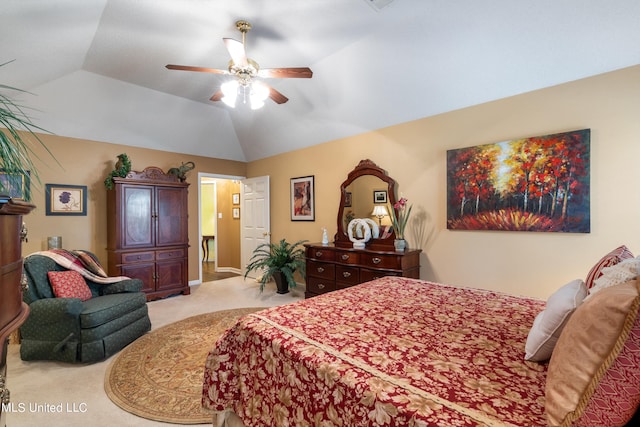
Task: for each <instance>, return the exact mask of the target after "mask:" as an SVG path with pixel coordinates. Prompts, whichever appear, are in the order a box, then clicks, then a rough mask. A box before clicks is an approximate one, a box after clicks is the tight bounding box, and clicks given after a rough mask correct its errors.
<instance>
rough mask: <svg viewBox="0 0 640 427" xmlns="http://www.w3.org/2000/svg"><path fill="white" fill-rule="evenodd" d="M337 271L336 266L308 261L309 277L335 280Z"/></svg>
mask: <svg viewBox="0 0 640 427" xmlns="http://www.w3.org/2000/svg"><path fill="white" fill-rule="evenodd" d="M335 271H336V266H335V264H331V263H328V262H318V261H311V260H309V261H307V276H314V277H319V278H321V279H330V280H333V279H334V278H335Z"/></svg>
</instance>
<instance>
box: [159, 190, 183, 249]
mask: <svg viewBox="0 0 640 427" xmlns="http://www.w3.org/2000/svg"><path fill="white" fill-rule="evenodd" d="M186 196H187V192H186V190H185V189H184V188H175V187H157V188H156V214H157V235H156V246H172V245H184V244H186V243H187V224H188V222H187V212H186V210H187V197H186Z"/></svg>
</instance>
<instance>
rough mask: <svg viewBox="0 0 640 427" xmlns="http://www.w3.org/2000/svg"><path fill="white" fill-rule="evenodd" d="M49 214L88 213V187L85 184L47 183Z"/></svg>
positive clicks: (47, 211)
mask: <svg viewBox="0 0 640 427" xmlns="http://www.w3.org/2000/svg"><path fill="white" fill-rule="evenodd" d="M45 190H46V191H45V192H46V200H45V202H46V203H45V205H46V213H47V215H86V214H87V187H86V186H85V185H64V184H47V185H46V189H45Z"/></svg>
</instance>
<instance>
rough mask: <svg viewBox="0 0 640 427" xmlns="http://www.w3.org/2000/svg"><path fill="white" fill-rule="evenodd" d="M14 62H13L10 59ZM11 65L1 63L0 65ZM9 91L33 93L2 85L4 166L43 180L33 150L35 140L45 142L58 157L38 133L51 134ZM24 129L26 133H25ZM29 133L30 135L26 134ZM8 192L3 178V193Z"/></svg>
mask: <svg viewBox="0 0 640 427" xmlns="http://www.w3.org/2000/svg"><path fill="white" fill-rule="evenodd" d="M10 62H11V61H10ZM6 64H8V62H5V63H4V64H0V67H2V66H4V65H6ZM6 91H11V92H18V93H29V92H26V91H24V90H22V89H17V88H14V87H11V86H7V85H3V84H0V169H2V170H3V172H5V173H7V174H11V175H22V176H24V177H25V178H26V179H29V176H30V177H31V178H35V179H36V181H37V182H40V178H39V175H38V171H37V170H36V168H35V167H34V165H33V161H32V156H33V157H34V158H38V156H37V155H36V154H35V153H34V151H33V149H32V145H33V144H34V142H33V141H35V142H37V143H39V144H40V145H42V146H43V147H44V148H45V149H46V150H47V152H48V153H49V154H50V155H51V157H52V158H54V159H55V157H54V156H53V154H52V153H51V151H49V149H48V148H47V146H46V145H45V144H44V142H42V140H41V139H40V137H39V136H38V135H37V134H36V133H35V132H45V133H50V132H48V131H46V130H44V129H42V128H41V127H40V126H37V125H35V124H34V123H33V122H32V121H31V119H30V118H29V116H28V115H27V114H26V113H25V109H26V107H25V106H23V105H20V104H17V103H16V102H14V101H13V100H12V99H11V98H9V97H8V96H7V95H6V94H5V93H3V92H6ZM20 132H23V133H22V134H21V133H20ZM24 132H27V134H28V137H27V138H25V137H24ZM4 191H6V189H5V188H3V185H2V182H1V181H0V192H4Z"/></svg>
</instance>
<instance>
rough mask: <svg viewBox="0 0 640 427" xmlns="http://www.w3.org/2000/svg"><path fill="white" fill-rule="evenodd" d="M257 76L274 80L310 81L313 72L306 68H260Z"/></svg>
mask: <svg viewBox="0 0 640 427" xmlns="http://www.w3.org/2000/svg"><path fill="white" fill-rule="evenodd" d="M258 76H260V77H265V78H274V79H286V78H296V79H310V78H311V77H312V76H313V71H311V69H310V68H307V67H298V68H262V69H260V70H259V71H258Z"/></svg>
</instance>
